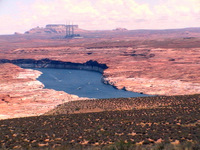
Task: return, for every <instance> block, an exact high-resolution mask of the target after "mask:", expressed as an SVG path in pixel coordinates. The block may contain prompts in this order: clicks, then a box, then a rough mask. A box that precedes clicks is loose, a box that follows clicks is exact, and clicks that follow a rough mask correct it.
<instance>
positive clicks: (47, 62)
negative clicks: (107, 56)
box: [0, 58, 108, 73]
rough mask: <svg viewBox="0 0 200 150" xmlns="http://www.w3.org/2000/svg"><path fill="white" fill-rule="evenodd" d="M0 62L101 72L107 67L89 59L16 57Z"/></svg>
mask: <svg viewBox="0 0 200 150" xmlns="http://www.w3.org/2000/svg"><path fill="white" fill-rule="evenodd" d="M0 63H12V64H15V65H18V66H20V67H29V68H62V69H84V70H92V71H98V72H101V73H102V72H103V70H105V69H107V68H108V66H107V65H106V64H99V63H98V62H97V61H93V60H89V61H87V62H85V63H72V62H64V61H57V60H51V59H48V58H46V59H40V60H35V59H16V60H8V59H0Z"/></svg>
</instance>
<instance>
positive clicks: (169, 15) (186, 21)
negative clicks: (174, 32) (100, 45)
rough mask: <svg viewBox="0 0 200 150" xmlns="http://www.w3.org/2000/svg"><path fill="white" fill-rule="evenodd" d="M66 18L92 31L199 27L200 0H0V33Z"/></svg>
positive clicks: (55, 22) (60, 20)
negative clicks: (120, 28) (121, 28)
mask: <svg viewBox="0 0 200 150" xmlns="http://www.w3.org/2000/svg"><path fill="white" fill-rule="evenodd" d="M66 21H71V22H74V24H78V25H79V27H80V28H83V29H92V30H100V29H114V28H117V27H123V28H127V29H166V28H184V27H200V0H0V34H12V33H14V32H15V31H16V32H24V31H27V30H29V29H30V28H33V27H36V26H40V27H44V26H45V25H46V24H57V23H58V24H65V23H66Z"/></svg>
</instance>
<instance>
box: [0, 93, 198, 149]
mask: <svg viewBox="0 0 200 150" xmlns="http://www.w3.org/2000/svg"><path fill="white" fill-rule="evenodd" d="M112 105H113V106H112ZM145 105H146V106H145ZM95 106H96V109H104V110H103V111H102V112H92V113H83V112H81V110H85V112H87V111H86V110H87V109H90V110H92V109H93V108H94V107H95ZM133 106H134V107H133ZM141 106H145V107H141ZM199 106H200V95H187V96H171V97H164V96H160V97H145V98H127V99H125V98H123V99H120V98H119V99H104V100H91V101H83V102H82V103H81V101H79V102H70V103H66V104H63V105H60V106H59V107H57V108H56V109H55V110H54V111H53V112H49V114H57V115H45V116H38V117H28V118H16V119H8V120H1V121H0V133H1V134H0V143H1V145H0V148H3V149H14V148H16V149H17V148H18V149H34V148H35V149H39V148H40V149H44V148H47V149H54V148H57V149H115V150H118V149H127V150H128V149H136V148H137V147H140V148H139V149H148V148H149V149H150V148H151V149H153V148H155V149H173V148H174V147H178V146H179V148H180V149H181V146H183V147H184V148H190V149H199V148H200V147H199V144H200V109H199V108H200V107H199ZM86 107H88V108H86ZM123 107H125V108H126V110H125V109H120V108H123ZM64 108H65V109H66V110H67V111H65V110H64ZM108 108H109V109H108ZM70 110H71V113H72V112H73V111H74V112H73V113H75V111H77V112H78V113H77V114H69V112H70ZM72 110H73V111H72ZM106 110H107V111H106ZM160 142H161V143H160ZM173 142H175V143H177V144H178V143H180V144H178V145H173ZM170 143H171V144H170ZM138 144H140V146H138ZM177 149H178V148H177ZM182 149H183V148H182Z"/></svg>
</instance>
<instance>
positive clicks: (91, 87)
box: [31, 68, 148, 98]
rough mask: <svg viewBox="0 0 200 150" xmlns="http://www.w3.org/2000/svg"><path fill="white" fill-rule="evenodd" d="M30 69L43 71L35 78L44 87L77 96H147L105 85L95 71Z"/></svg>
mask: <svg viewBox="0 0 200 150" xmlns="http://www.w3.org/2000/svg"><path fill="white" fill-rule="evenodd" d="M31 69H34V70H39V71H41V72H42V73H43V74H42V75H41V76H40V77H39V78H38V79H37V80H39V81H40V82H42V83H43V84H44V85H45V88H47V89H54V90H57V91H65V92H66V93H69V94H74V95H78V96H79V97H89V98H119V97H142V96H148V95H144V94H139V93H134V92H129V91H124V90H118V89H116V88H114V87H112V86H111V85H106V84H104V83H102V82H101V78H102V74H101V73H98V72H95V71H86V70H74V69H54V68H31Z"/></svg>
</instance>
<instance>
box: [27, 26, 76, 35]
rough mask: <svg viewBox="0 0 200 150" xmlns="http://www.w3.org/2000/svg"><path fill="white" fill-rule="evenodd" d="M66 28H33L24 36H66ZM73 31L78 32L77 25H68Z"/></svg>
mask: <svg viewBox="0 0 200 150" xmlns="http://www.w3.org/2000/svg"><path fill="white" fill-rule="evenodd" d="M66 26H69V25H65V24H48V25H46V27H45V28H43V27H35V28H32V29H31V30H29V31H26V32H25V34H66ZM70 26H72V27H73V29H74V30H75V31H76V30H79V27H78V25H70Z"/></svg>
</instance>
